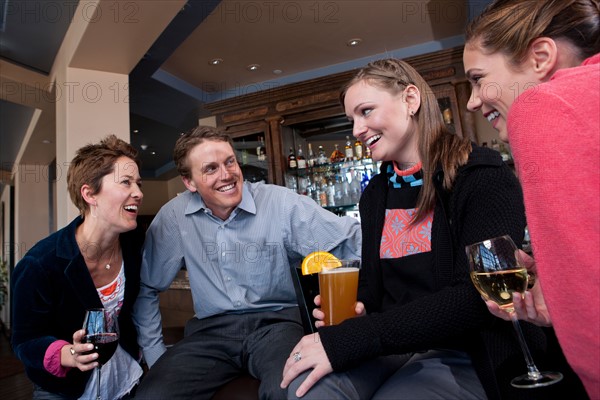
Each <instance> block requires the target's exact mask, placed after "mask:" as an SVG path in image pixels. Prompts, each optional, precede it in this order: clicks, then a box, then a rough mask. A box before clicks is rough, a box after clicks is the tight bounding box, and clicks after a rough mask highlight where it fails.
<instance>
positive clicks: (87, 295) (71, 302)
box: [11, 217, 143, 397]
mask: <svg viewBox="0 0 600 400" xmlns="http://www.w3.org/2000/svg"><path fill="white" fill-rule="evenodd" d="M81 222H82V219H81V218H80V217H77V218H76V219H74V220H73V221H72V222H71V223H70V224H69V225H68V226H66V227H65V228H63V229H61V230H59V231H57V232H55V233H53V234H52V235H50V236H48V237H47V238H45V239H42V240H41V241H39V242H38V243H37V244H36V245H35V246H33V248H32V249H31V250H29V251H28V252H27V254H25V256H24V257H23V259H22V260H21V261H20V262H19V263H18V264H17V266H16V267H15V269H14V272H13V274H12V280H11V285H12V290H13V295H14V296H13V302H12V315H13V323H12V337H11V342H12V346H13V349H14V351H15V354H16V356H17V358H19V359H20V360H21V361H22V362H23V364H24V365H25V372H26V373H27V376H28V377H29V378H30V379H31V380H32V381H33V382H34V383H35V384H37V385H39V386H41V387H42V388H43V389H45V390H47V391H50V392H53V393H61V394H63V395H68V396H76V397H78V396H80V395H81V394H82V393H83V391H84V389H85V385H86V383H87V381H88V379H89V377H90V374H91V373H92V372H93V371H87V372H81V371H80V370H79V369H77V368H72V369H71V370H70V371H69V372H68V373H67V376H66V377H64V378H58V377H56V376H54V375H52V374H50V373H48V372H47V371H46V370H45V369H44V366H43V360H44V354H45V352H46V350H47V348H48V346H49V345H50V344H51V343H53V342H54V341H56V340H58V339H62V340H66V341H67V342H69V343H71V342H72V341H73V333H74V332H75V331H76V330H78V329H81V328H82V324H83V318H84V315H85V310H86V309H89V308H102V302H101V301H100V298H99V297H98V292H97V290H96V288H95V286H94V282H93V281H92V277H91V276H90V273H89V271H88V269H87V266H86V265H85V261H84V260H83V257H82V255H81V253H80V252H79V247H78V246H77V242H76V241H75V230H76V228H77V226H78V225H79V224H81ZM119 240H120V243H121V248H122V251H123V261H124V264H125V279H126V283H125V298H124V301H123V307H122V309H121V312H120V314H119V329H120V338H119V344H120V345H121V347H123V349H124V350H125V351H127V352H128V353H129V354H131V356H132V357H133V358H134V359H136V360H137V359H138V358H139V354H140V353H139V347H138V345H137V333H136V330H135V327H134V326H133V321H132V319H131V310H132V308H133V304H134V303H135V300H136V298H137V295H138V293H139V287H140V267H141V256H142V253H141V248H142V244H143V232H141V230H140V229H137V230H134V231H131V232H127V233H122V234H121V235H120V237H119Z"/></svg>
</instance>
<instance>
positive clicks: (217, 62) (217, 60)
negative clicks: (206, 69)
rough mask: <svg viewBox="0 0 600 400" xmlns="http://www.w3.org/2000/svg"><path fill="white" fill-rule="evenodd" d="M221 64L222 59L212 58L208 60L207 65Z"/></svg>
mask: <svg viewBox="0 0 600 400" xmlns="http://www.w3.org/2000/svg"><path fill="white" fill-rule="evenodd" d="M222 62H223V59H222V58H213V59H212V60H210V61H209V62H208V64H210V65H219V64H221V63H222Z"/></svg>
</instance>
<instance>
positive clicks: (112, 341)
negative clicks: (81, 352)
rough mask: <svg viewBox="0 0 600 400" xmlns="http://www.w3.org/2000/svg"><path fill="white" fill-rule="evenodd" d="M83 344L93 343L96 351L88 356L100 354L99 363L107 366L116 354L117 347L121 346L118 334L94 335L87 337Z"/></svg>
mask: <svg viewBox="0 0 600 400" xmlns="http://www.w3.org/2000/svg"><path fill="white" fill-rule="evenodd" d="M83 343H93V344H94V350H92V351H89V352H87V353H86V354H92V353H98V360H97V361H98V362H99V363H100V364H101V365H102V364H105V363H106V362H107V361H108V360H110V358H111V357H112V356H113V354H115V351H116V350H117V345H118V344H119V336H117V334H116V333H97V334H94V335H86V336H85V337H84V338H83Z"/></svg>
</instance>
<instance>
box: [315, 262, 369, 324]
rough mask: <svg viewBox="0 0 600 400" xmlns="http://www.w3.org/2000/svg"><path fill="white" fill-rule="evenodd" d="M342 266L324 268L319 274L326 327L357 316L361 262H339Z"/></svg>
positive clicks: (322, 309)
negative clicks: (357, 294)
mask: <svg viewBox="0 0 600 400" xmlns="http://www.w3.org/2000/svg"><path fill="white" fill-rule="evenodd" d="M339 263H341V266H339V267H335V268H327V267H325V266H324V267H323V268H322V270H321V272H319V291H320V292H321V311H323V312H324V313H325V318H324V319H323V322H324V323H325V325H336V324H339V323H340V322H342V321H343V320H345V319H348V318H352V317H355V316H356V312H355V311H354V309H355V307H356V293H357V291H358V271H359V269H360V260H339V262H338V264H339Z"/></svg>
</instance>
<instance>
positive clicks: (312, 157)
mask: <svg viewBox="0 0 600 400" xmlns="http://www.w3.org/2000/svg"><path fill="white" fill-rule="evenodd" d="M315 164H316V158H315V154H314V153H313V149H312V145H311V144H310V143H309V144H308V158H307V160H306V165H307V166H308V167H309V168H312V167H314V166H315Z"/></svg>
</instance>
